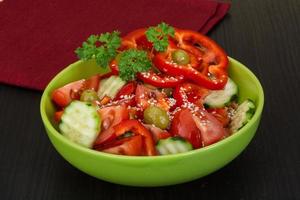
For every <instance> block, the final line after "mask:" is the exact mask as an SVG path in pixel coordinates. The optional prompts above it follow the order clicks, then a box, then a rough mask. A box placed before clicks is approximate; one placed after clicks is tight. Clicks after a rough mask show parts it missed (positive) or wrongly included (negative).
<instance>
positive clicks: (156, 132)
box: [144, 124, 172, 142]
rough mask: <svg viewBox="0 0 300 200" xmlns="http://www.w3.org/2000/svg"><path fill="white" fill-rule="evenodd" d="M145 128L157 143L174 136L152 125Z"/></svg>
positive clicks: (146, 125)
mask: <svg viewBox="0 0 300 200" xmlns="http://www.w3.org/2000/svg"><path fill="white" fill-rule="evenodd" d="M144 126H145V127H146V128H147V129H148V130H149V131H150V133H151V134H152V136H153V139H154V141H155V142H158V140H161V139H166V138H169V137H171V136H172V135H171V133H169V132H168V131H166V130H162V129H160V128H158V127H156V126H152V125H150V124H144Z"/></svg>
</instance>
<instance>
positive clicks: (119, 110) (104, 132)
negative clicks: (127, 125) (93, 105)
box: [94, 105, 129, 148]
mask: <svg viewBox="0 0 300 200" xmlns="http://www.w3.org/2000/svg"><path fill="white" fill-rule="evenodd" d="M98 112H99V114H100V116H101V119H102V127H101V132H100V133H99V136H98V137H97V139H96V141H95V143H94V148H99V146H101V145H102V144H104V143H106V142H108V141H111V140H113V139H115V135H114V132H115V131H114V128H113V127H114V126H115V125H117V124H119V123H120V122H122V121H124V120H127V119H129V113H128V110H127V108H126V106H124V105H119V106H109V107H105V108H102V109H100V110H99V111H98Z"/></svg>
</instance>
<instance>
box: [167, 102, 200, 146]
mask: <svg viewBox="0 0 300 200" xmlns="http://www.w3.org/2000/svg"><path fill="white" fill-rule="evenodd" d="M170 131H171V134H172V135H173V136H180V137H183V138H185V139H186V140H188V141H189V142H190V143H191V144H192V145H193V147H194V148H200V147H202V139H201V132H200V130H199V129H198V127H197V125H196V123H195V121H194V119H193V114H192V112H191V111H190V110H189V109H187V108H185V109H182V110H180V111H178V112H177V113H176V114H175V116H174V118H173V121H172V124H171V130H170Z"/></svg>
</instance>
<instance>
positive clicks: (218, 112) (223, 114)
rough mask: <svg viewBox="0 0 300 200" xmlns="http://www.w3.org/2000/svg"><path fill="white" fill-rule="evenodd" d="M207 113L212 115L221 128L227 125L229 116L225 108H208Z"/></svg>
mask: <svg viewBox="0 0 300 200" xmlns="http://www.w3.org/2000/svg"><path fill="white" fill-rule="evenodd" d="M207 112H209V113H210V114H212V115H213V116H214V117H215V118H216V119H217V120H218V121H219V122H221V124H222V125H223V127H227V126H228V124H229V121H230V119H229V116H228V112H227V109H226V108H209V109H207Z"/></svg>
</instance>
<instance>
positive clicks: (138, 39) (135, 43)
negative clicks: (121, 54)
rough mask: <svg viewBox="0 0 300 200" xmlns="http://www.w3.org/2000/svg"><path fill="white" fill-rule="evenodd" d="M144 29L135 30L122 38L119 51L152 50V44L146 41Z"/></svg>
mask: <svg viewBox="0 0 300 200" xmlns="http://www.w3.org/2000/svg"><path fill="white" fill-rule="evenodd" d="M146 30H147V29H146V28H141V29H136V30H134V31H132V32H130V33H128V34H127V35H126V36H124V37H123V38H122V44H121V49H129V48H135V49H148V50H150V49H152V47H153V44H152V43H151V42H149V41H148V40H147V37H146V35H145V32H146Z"/></svg>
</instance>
